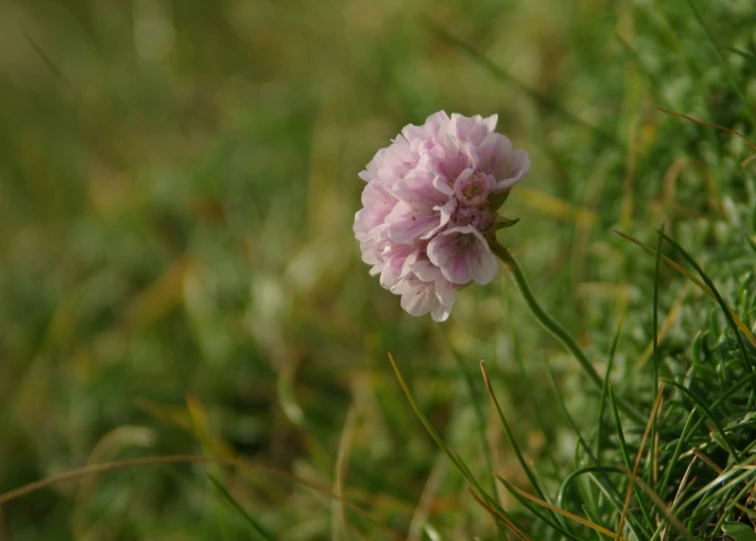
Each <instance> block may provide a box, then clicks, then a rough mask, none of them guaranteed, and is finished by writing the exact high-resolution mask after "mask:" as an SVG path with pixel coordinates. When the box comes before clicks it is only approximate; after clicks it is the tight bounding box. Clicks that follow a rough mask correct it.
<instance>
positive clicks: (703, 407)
mask: <svg viewBox="0 0 756 541" xmlns="http://www.w3.org/2000/svg"><path fill="white" fill-rule="evenodd" d="M669 383H670V385H674V386H675V387H677V388H678V389H680V390H681V391H682V392H684V393H685V394H686V395H687V396H688V397H689V398H690V399H691V400H693V402H695V403H696V406H698V407H699V408H700V409H701V411H703V412H704V414H705V415H706V417H708V418H709V420H710V421H711V422H712V424H713V425H714V428H715V429H716V430H717V432H718V433H719V436H720V437H721V438H722V443H724V445H725V447H726V448H727V452H729V453H730V454H731V455H732V456H734V457H735V460H736V461H737V462H740V460H741V458H740V453H738V451H737V449H735V447H733V445H732V443H731V442H730V440H729V439H728V438H727V434H726V433H725V431H724V429H723V428H722V425H720V424H719V421H717V419H716V418H715V417H714V415H713V414H712V412H711V410H710V409H709V407H708V406H707V405H706V403H705V402H704V401H703V400H702V399H701V398H700V397H699V396H698V395H697V394H695V393H694V392H693V391H691V390H690V389H688V388H686V387H685V386H684V385H681V384H679V383H677V382H676V381H669Z"/></svg>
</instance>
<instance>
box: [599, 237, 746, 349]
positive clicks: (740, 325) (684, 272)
mask: <svg viewBox="0 0 756 541" xmlns="http://www.w3.org/2000/svg"><path fill="white" fill-rule="evenodd" d="M612 231H614V232H615V233H617V234H618V235H619V236H620V237H622V238H623V239H625V240H629V241H630V242H632V243H633V244H637V245H638V246H640V247H641V248H643V249H644V250H646V251H647V252H649V253H651V254H654V255H656V250H654V249H653V248H651V247H650V246H648V245H646V244H643V243H642V242H641V241H639V240H638V239H636V238H635V237H631V236H630V235H628V234H626V233H623V232H621V231H618V230H616V229H612ZM661 259H662V261H664V262H665V263H666V264H667V265H668V266H670V267H672V268H673V269H675V270H676V271H677V272H679V273H680V274H682V275H683V276H685V277H686V278H687V279H688V280H690V281H691V282H693V283H694V284H696V285H697V286H698V287H699V289H700V290H701V291H703V292H704V293H706V294H707V295H708V296H709V297H711V298H712V299H714V300H716V299H717V298H716V296H715V295H714V293H713V292H712V291H711V289H709V286H707V285H706V284H704V283H703V282H702V281H701V280H699V279H698V278H696V277H695V276H693V275H692V274H691V273H690V272H688V271H687V270H685V269H684V268H682V267H681V266H680V265H678V264H677V263H675V262H674V261H672V260H671V259H670V258H668V257H667V256H665V255H663V254H662V255H661ZM727 311H728V312H729V313H730V315H731V316H732V319H733V321H734V322H735V325H737V326H738V328H739V329H740V330H741V331H742V332H743V334H744V335H745V337H746V338H747V339H748V341H749V342H751V344H753V346H754V347H756V338H754V336H753V333H752V332H751V329H749V328H748V325H746V324H745V323H743V320H741V319H740V318H739V317H738V315H737V314H736V313H735V312H733V311H732V310H731V309H730V308H727Z"/></svg>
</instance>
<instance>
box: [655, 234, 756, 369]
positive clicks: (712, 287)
mask: <svg viewBox="0 0 756 541" xmlns="http://www.w3.org/2000/svg"><path fill="white" fill-rule="evenodd" d="M657 231H658V233H659V235H661V236H662V238H664V240H666V241H667V242H668V243H669V244H670V245H671V246H672V247H673V248H674V249H675V250H677V251H678V252H679V253H680V255H682V256H683V257H684V258H685V259H686V261H688V263H690V264H691V266H693V268H694V269H696V272H697V273H698V275H699V276H700V277H701V279H702V280H703V281H704V282H705V283H706V285H707V286H708V287H709V289H710V290H711V292H712V293H713V294H714V296H715V297H716V299H717V302H718V303H719V306H720V307H721V308H722V312H724V315H725V318H726V319H727V323H728V324H729V325H730V327H731V328H732V332H733V333H734V334H735V338H736V339H737V341H738V347H739V348H740V351H741V353H742V354H743V361H744V362H745V363H746V364H747V365H748V366H749V368H750V370H751V371H754V370H756V366H754V364H753V362H752V360H751V356H750V355H749V354H748V350H747V349H746V345H745V342H744V341H743V336H742V335H741V334H740V332H739V331H738V326H737V325H736V324H735V320H734V319H733V318H732V314H731V313H730V309H729V307H728V306H727V303H725V301H724V299H723V298H722V295H721V294H720V293H719V291H718V290H717V288H716V286H715V285H714V282H712V281H711V278H709V276H708V275H707V274H706V273H705V272H704V271H703V269H702V268H701V267H700V266H699V265H698V263H696V260H695V259H693V258H692V257H691V256H690V254H688V252H686V251H685V249H684V248H683V247H682V246H680V245H679V244H678V243H677V242H676V241H675V240H673V239H672V238H670V237H669V236H668V235H667V234H665V233H664V231H659V230H657Z"/></svg>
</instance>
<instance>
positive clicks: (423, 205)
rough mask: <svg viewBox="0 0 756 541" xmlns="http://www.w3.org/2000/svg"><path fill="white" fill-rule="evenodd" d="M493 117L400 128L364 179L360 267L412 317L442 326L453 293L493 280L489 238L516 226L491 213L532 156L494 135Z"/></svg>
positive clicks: (358, 219)
mask: <svg viewBox="0 0 756 541" xmlns="http://www.w3.org/2000/svg"><path fill="white" fill-rule="evenodd" d="M496 120H497V116H496V115H492V116H490V117H488V118H482V117H481V116H480V115H475V116H473V117H466V116H462V115H459V114H457V113H452V115H451V117H449V116H448V115H447V114H446V113H445V112H443V111H440V112H438V113H435V114H433V115H431V116H429V117H428V118H427V119H426V121H425V124H423V125H422V126H414V125H412V124H410V125H408V126H405V128H404V129H403V130H402V133H401V134H399V135H397V136H396V139H394V140H393V141H392V143H391V145H389V146H388V147H386V148H382V149H381V150H379V151H378V152H377V153H376V155H375V156H374V157H373V159H372V160H371V161H370V163H369V164H368V165H367V167H366V168H365V170H364V171H362V172H361V173H360V178H362V179H363V180H364V181H365V182H367V185H366V186H365V189H364V190H363V192H362V205H363V208H362V209H360V210H359V211H358V212H357V214H356V215H355V217H354V234H355V236H356V237H357V240H358V241H359V242H360V248H361V250H362V260H363V261H364V262H365V263H368V264H369V265H372V268H371V270H370V272H371V274H380V282H381V285H382V286H383V287H384V288H386V289H388V290H390V291H391V292H392V293H395V294H397V295H401V297H402V299H401V305H402V308H404V309H405V310H406V311H407V312H409V313H410V314H412V315H414V316H421V315H423V314H427V313H428V312H430V313H431V315H432V317H433V319H434V320H436V321H444V320H445V319H446V318H448V317H449V313H450V312H451V309H452V306H453V305H454V301H455V300H456V298H457V292H456V290H457V289H459V288H460V287H462V286H464V285H465V284H468V283H470V282H477V283H479V284H487V283H488V282H490V281H491V280H492V279H493V277H494V275H495V274H496V269H497V263H496V258H495V256H494V255H493V253H492V252H491V249H490V248H489V246H488V240H487V238H488V237H489V236H490V235H491V234H492V233H493V231H494V229H495V228H496V227H497V226H501V225H500V224H505V223H506V224H509V223H514V222H513V221H506V220H499V221H497V219H496V218H497V214H496V212H497V210H498V207H499V206H500V204H501V202H502V201H503V200H504V199H505V198H506V195H507V194H508V192H509V190H510V189H511V188H512V186H513V185H514V184H515V183H517V182H518V181H519V180H521V179H522V178H523V176H525V173H527V171H528V168H529V167H530V160H529V159H528V154H527V153H526V152H525V151H524V150H514V149H513V148H512V143H511V141H510V140H509V139H508V138H507V137H505V136H504V135H501V134H499V133H496V132H495V131H494V129H495V128H496Z"/></svg>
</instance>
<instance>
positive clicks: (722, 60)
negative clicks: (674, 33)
mask: <svg viewBox="0 0 756 541" xmlns="http://www.w3.org/2000/svg"><path fill="white" fill-rule="evenodd" d="M687 2H688V6H690V10H691V11H692V12H693V16H694V17H695V18H696V21H698V24H699V25H701V28H702V29H703V31H704V32H705V33H706V37H707V38H709V41H710V42H711V46H712V47H713V48H714V51H715V52H716V53H717V57H718V58H719V62H720V63H721V64H722V67H723V68H724V70H725V73H727V77H728V78H729V79H730V83H731V84H732V88H733V90H735V92H736V93H737V95H738V98H740V101H741V103H742V104H743V107H745V110H746V115H748V118H749V119H750V121H751V123H752V124H753V127H754V129H756V116H754V114H753V111H752V110H751V107H750V106H749V105H748V100H747V99H746V97H745V94H743V91H742V90H741V89H740V85H739V84H738V82H737V81H736V80H735V74H733V72H732V69H730V65H729V64H728V63H727V59H725V57H724V55H723V54H722V50H721V49H720V48H719V44H718V43H717V40H715V39H714V36H712V35H711V32H709V29H708V28H707V27H706V24H705V23H704V20H703V18H702V17H701V13H699V11H698V9H697V8H696V5H695V3H694V2H693V0H687Z"/></svg>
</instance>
